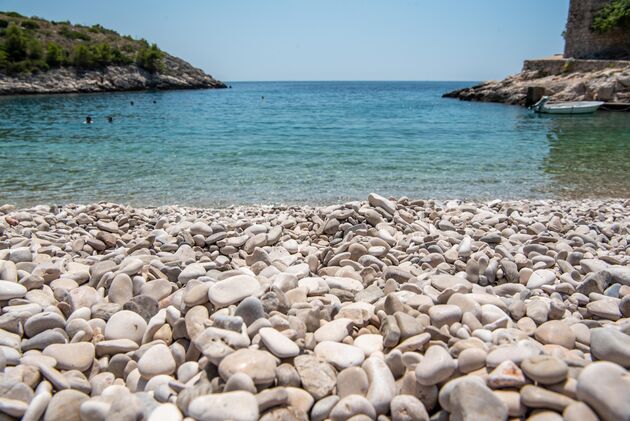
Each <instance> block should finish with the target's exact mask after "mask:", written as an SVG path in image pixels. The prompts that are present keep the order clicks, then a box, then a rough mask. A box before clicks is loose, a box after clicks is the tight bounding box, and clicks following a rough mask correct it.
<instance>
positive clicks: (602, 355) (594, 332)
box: [590, 327, 630, 368]
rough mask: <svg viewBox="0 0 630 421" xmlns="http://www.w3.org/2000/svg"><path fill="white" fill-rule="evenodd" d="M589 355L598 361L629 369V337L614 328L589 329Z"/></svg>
mask: <svg viewBox="0 0 630 421" xmlns="http://www.w3.org/2000/svg"><path fill="white" fill-rule="evenodd" d="M590 339H591V340H590V343H591V354H592V355H593V356H594V357H595V358H596V359H598V360H605V361H610V362H613V363H617V364H619V365H620V366H622V367H625V368H630V336H629V335H626V334H625V333H623V332H620V331H619V330H617V329H614V328H605V327H600V328H596V329H591V338H590Z"/></svg>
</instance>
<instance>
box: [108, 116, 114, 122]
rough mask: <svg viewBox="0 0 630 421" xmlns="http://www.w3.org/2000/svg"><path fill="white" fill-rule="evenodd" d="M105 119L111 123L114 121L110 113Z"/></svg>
mask: <svg viewBox="0 0 630 421" xmlns="http://www.w3.org/2000/svg"><path fill="white" fill-rule="evenodd" d="M107 121H108V122H109V123H113V122H114V117H112V116H111V115H110V116H109V117H107Z"/></svg>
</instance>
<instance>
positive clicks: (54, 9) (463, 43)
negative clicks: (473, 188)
mask: <svg viewBox="0 0 630 421" xmlns="http://www.w3.org/2000/svg"><path fill="white" fill-rule="evenodd" d="M568 7H569V0H434V1H427V0H378V1H377V0H308V1H307V0H247V1H246V0H179V1H166V0H124V1H122V0H106V1H95V0H54V1H51V0H0V10H15V11H18V12H20V13H22V14H25V15H36V16H41V17H43V18H47V19H53V20H70V21H71V22H73V23H81V24H87V25H92V24H95V23H100V24H102V25H103V26H105V27H108V28H111V29H115V30H116V31H118V32H120V33H122V34H129V35H132V36H134V37H142V38H146V39H147V40H149V41H151V42H156V43H157V44H158V45H159V46H160V48H162V49H164V50H165V51H168V52H169V53H171V54H174V55H176V56H180V57H182V58H184V59H185V60H188V61H190V62H191V63H192V64H193V65H195V66H197V67H201V68H202V69H204V70H205V71H207V72H208V73H210V74H212V75H213V76H215V77H216V78H218V79H221V80H226V81H237V80H466V81H472V80H475V81H476V80H485V79H499V78H503V77H504V76H506V75H508V74H511V73H515V72H518V71H519V70H520V68H521V65H522V62H523V59H525V58H536V57H543V56H547V55H551V54H554V53H560V52H562V49H563V45H564V41H563V39H562V36H561V34H562V31H563V30H564V25H565V22H566V17H567V13H568Z"/></svg>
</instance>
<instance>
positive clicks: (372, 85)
mask: <svg viewBox="0 0 630 421" xmlns="http://www.w3.org/2000/svg"><path fill="white" fill-rule="evenodd" d="M471 84H472V83H463V82H266V83H254V82H251V83H245V82H241V83H236V82H235V83H231V85H232V89H225V90H204V91H170V92H129V93H107V94H82V95H50V96H26V97H0V203H13V204H16V205H19V206H28V205H34V204H51V203H68V202H73V203H87V202H93V201H105V200H107V201H115V202H122V203H128V204H133V205H164V204H182V205H203V206H225V205H229V204H233V203H236V204H254V203H286V204H299V203H315V204H328V203H336V202H340V201H345V200H350V199H365V198H366V197H367V194H368V193H369V192H371V191H376V192H379V193H381V194H384V195H395V196H401V195H406V196H409V197H413V198H438V199H442V198H462V199H466V198H471V199H493V198H585V197H630V114H628V113H606V112H599V113H597V114H595V115H592V116H539V115H534V114H532V113H530V112H529V111H527V110H526V109H523V108H519V107H515V106H506V105H499V104H482V103H468V102H460V101H457V100H453V99H443V98H441V94H442V93H444V92H446V91H450V90H453V89H456V88H460V87H464V86H469V85H471ZM131 101H133V105H132V104H131ZM87 115H91V116H92V117H93V119H94V123H93V124H91V125H86V124H83V121H84V119H85V117H86V116H87ZM107 116H113V118H114V120H113V123H111V124H110V123H108V122H107V120H106V117H107Z"/></svg>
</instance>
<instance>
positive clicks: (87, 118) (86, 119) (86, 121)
mask: <svg viewBox="0 0 630 421" xmlns="http://www.w3.org/2000/svg"><path fill="white" fill-rule="evenodd" d="M85 124H92V117H91V116H87V117H85Z"/></svg>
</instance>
